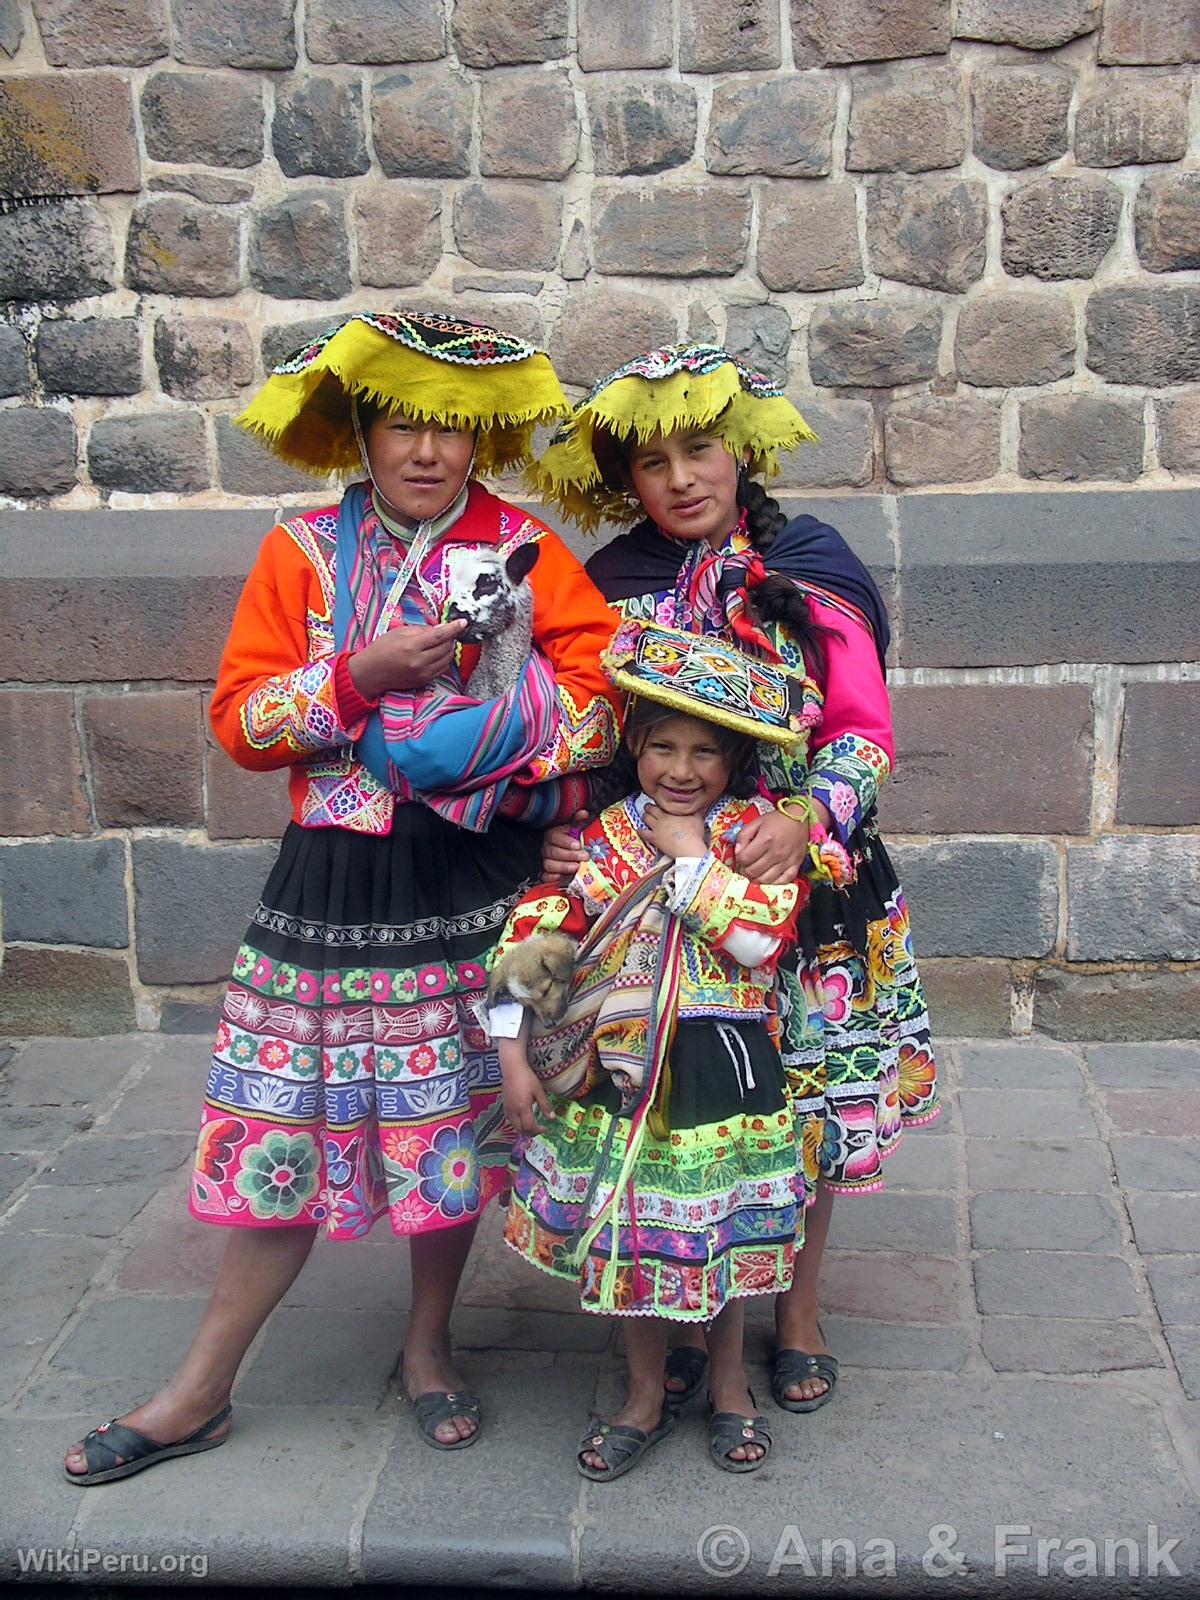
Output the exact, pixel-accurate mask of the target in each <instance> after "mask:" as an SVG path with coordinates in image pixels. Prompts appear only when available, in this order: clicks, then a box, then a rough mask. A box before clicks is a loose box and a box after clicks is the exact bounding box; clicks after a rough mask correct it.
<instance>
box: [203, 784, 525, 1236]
mask: <svg viewBox="0 0 1200 1600" xmlns="http://www.w3.org/2000/svg"><path fill="white" fill-rule="evenodd" d="M540 861H541V835H540V833H539V832H537V831H536V830H530V829H526V828H522V827H519V826H518V825H516V824H514V823H511V822H508V821H505V820H499V821H497V822H496V823H495V824H494V826H493V827H492V828H491V830H490V831H489V832H488V833H485V834H474V833H469V832H466V831H465V830H463V829H461V828H457V827H455V826H453V825H452V824H450V823H448V822H445V821H443V820H442V819H441V818H440V817H438V816H436V815H435V814H434V813H433V812H432V811H430V810H428V809H427V808H426V807H424V806H420V805H416V804H410V805H398V806H397V807H396V812H395V820H394V823H393V826H392V830H391V832H390V834H388V835H386V836H383V837H376V836H372V835H368V834H360V833H352V832H350V831H348V830H346V829H340V828H301V827H298V826H297V825H296V824H294V823H293V824H292V825H291V826H290V827H289V828H288V830H287V833H286V834H285V835H284V838H283V843H282V847H281V849H280V854H279V859H278V861H277V862H276V864H275V867H274V869H273V871H272V872H271V875H270V878H269V879H268V880H267V884H266V887H265V889H264V890H263V895H262V899H261V901H260V902H259V905H258V908H257V910H256V911H255V913H254V916H253V920H252V921H251V924H250V927H249V929H248V930H247V933H246V937H245V941H244V943H243V944H242V946H241V948H240V950H239V951H238V954H237V959H236V961H235V963H234V969H233V977H232V980H231V982H230V984H229V988H228V991H227V993H226V996H225V1002H224V1006H223V1008H222V1013H221V1020H220V1024H219V1027H218V1030H217V1039H216V1045H215V1048H214V1051H213V1060H212V1069H211V1072H210V1074H209V1079H208V1087H207V1095H206V1101H205V1107H204V1117H203V1122H202V1124H201V1129H200V1139H199V1144H198V1147H197V1152H196V1164H195V1170H194V1173H193V1180H192V1192H191V1201H190V1208H191V1210H192V1212H193V1214H194V1215H195V1216H197V1217H199V1218H201V1219H202V1220H203V1221H205V1222H214V1223H224V1224H229V1225H234V1226H239V1227H251V1228H277V1227H288V1226H300V1225H303V1224H313V1223H320V1224H323V1225H324V1227H325V1229H326V1231H327V1233H328V1234H329V1236H330V1238H333V1239H358V1238H362V1237H363V1236H364V1235H365V1234H367V1233H368V1232H369V1231H370V1229H371V1227H372V1225H373V1224H374V1223H375V1222H376V1221H377V1220H378V1219H379V1218H381V1217H384V1216H386V1217H387V1218H388V1221H389V1222H390V1224H391V1227H392V1229H393V1231H394V1232H395V1233H397V1234H413V1233H424V1232H430V1231H432V1230H434V1229H437V1228H451V1227H455V1226H457V1225H459V1224H462V1223H466V1222H470V1221H473V1220H474V1219H475V1218H477V1217H478V1216H479V1215H480V1213H481V1212H482V1210H483V1209H484V1207H485V1206H486V1205H487V1203H488V1201H489V1200H490V1199H491V1198H492V1197H493V1196H494V1195H495V1194H496V1193H497V1192H499V1190H500V1189H501V1188H502V1187H503V1185H504V1183H505V1178H506V1171H507V1166H508V1161H509V1156H510V1151H511V1145H512V1135H511V1132H510V1131H509V1130H508V1128H507V1125H506V1124H505V1122H504V1120H503V1115H502V1110H501V1105H500V1071H499V1064H498V1061H497V1058H496V1053H495V1050H494V1048H493V1047H492V1045H491V1042H490V1039H489V1035H488V1031H487V1023H486V987H487V976H486V970H485V968H486V962H487V957H488V955H489V953H490V951H491V948H492V946H493V945H494V944H495V942H496V940H497V938H498V936H499V933H500V930H501V929H502V928H503V926H504V921H505V918H506V917H507V915H508V912H509V909H510V908H511V906H512V903H513V901H514V900H515V898H516V896H517V895H518V893H520V892H521V890H522V889H523V888H524V887H525V886H526V885H527V884H528V883H529V882H530V881H531V880H533V879H536V877H537V876H538V874H539V869H540Z"/></svg>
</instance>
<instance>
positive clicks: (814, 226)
mask: <svg viewBox="0 0 1200 1600" xmlns="http://www.w3.org/2000/svg"><path fill="white" fill-rule="evenodd" d="M758 275H759V277H760V278H761V279H762V281H763V282H764V283H765V284H766V286H767V288H768V289H802V290H806V291H808V292H810V293H818V292H820V291H821V290H823V289H848V288H852V287H853V286H854V285H855V284H858V283H861V282H862V281H863V278H864V277H865V273H864V271H863V263H862V247H861V245H860V244H859V240H858V216H857V212H856V209H855V200H854V186H853V184H849V183H838V182H836V181H833V182H830V183H773V184H770V185H769V186H768V188H767V189H766V190H765V191H764V192H763V194H762V196H761V197H760V199H759V217H758Z"/></svg>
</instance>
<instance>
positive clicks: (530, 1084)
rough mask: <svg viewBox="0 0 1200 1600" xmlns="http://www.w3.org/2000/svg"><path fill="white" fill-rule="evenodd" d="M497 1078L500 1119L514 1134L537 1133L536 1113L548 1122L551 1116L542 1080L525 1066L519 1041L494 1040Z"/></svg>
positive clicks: (526, 1060)
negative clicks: (501, 1100) (501, 1102)
mask: <svg viewBox="0 0 1200 1600" xmlns="http://www.w3.org/2000/svg"><path fill="white" fill-rule="evenodd" d="M496 1045H497V1049H498V1050H499V1053H500V1076H501V1081H502V1082H503V1085H504V1095H503V1098H504V1115H505V1117H506V1118H507V1119H508V1125H509V1127H510V1128H514V1129H515V1130H516V1131H517V1132H518V1133H538V1132H540V1131H541V1123H540V1122H539V1121H538V1112H539V1111H540V1112H541V1113H542V1115H543V1116H544V1117H545V1118H546V1119H547V1121H549V1119H550V1118H551V1117H552V1116H553V1115H554V1113H553V1111H552V1110H551V1109H550V1101H549V1099H548V1098H547V1096H546V1091H545V1089H544V1088H543V1087H542V1080H541V1079H540V1078H539V1077H538V1075H537V1073H536V1072H534V1070H533V1068H532V1067H531V1066H530V1065H529V1059H528V1057H527V1056H526V1054H525V1045H524V1043H523V1041H521V1040H519V1039H498V1040H497V1041H496Z"/></svg>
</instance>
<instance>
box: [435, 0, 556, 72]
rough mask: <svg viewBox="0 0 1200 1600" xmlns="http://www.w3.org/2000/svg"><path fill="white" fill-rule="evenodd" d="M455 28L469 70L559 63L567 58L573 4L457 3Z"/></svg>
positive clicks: (548, 0) (528, 0) (536, 0)
mask: <svg viewBox="0 0 1200 1600" xmlns="http://www.w3.org/2000/svg"><path fill="white" fill-rule="evenodd" d="M452 28H453V32H454V47H455V49H456V50H457V51H458V55H459V59H460V60H461V61H463V62H465V64H466V65H467V66H469V67H510V66H514V65H516V64H518V63H519V62H522V61H557V60H559V58H560V57H562V56H565V55H566V53H567V0H454V18H453V23H452Z"/></svg>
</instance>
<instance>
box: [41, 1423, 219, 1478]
mask: <svg viewBox="0 0 1200 1600" xmlns="http://www.w3.org/2000/svg"><path fill="white" fill-rule="evenodd" d="M232 1409H233V1408H232V1406H228V1405H226V1406H223V1407H222V1408H221V1410H220V1411H218V1412H217V1414H216V1416H215V1417H210V1418H209V1419H208V1421H207V1422H206V1423H204V1424H203V1425H202V1426H201V1427H199V1428H197V1429H196V1431H195V1433H189V1434H188V1436H187V1438H186V1439H180V1440H178V1442H177V1443H175V1444H159V1443H158V1441H157V1439H147V1437H146V1435H145V1434H144V1433H139V1432H138V1430H137V1429H136V1428H131V1427H130V1426H129V1425H128V1423H125V1422H118V1421H117V1420H116V1418H115V1417H114V1418H113V1420H112V1421H111V1422H102V1423H101V1424H100V1426H99V1427H98V1428H93V1429H92V1431H91V1433H89V1434H88V1436H87V1437H86V1438H85V1439H84V1440H82V1441H81V1442H82V1444H83V1453H84V1456H85V1458H86V1460H87V1464H88V1470H87V1471H86V1472H72V1471H71V1469H70V1467H68V1466H66V1465H64V1466H63V1471H64V1472H65V1473H66V1476H67V1482H68V1483H77V1484H78V1485H79V1487H80V1488H81V1489H87V1488H90V1487H91V1485H92V1484H94V1483H111V1482H112V1481H113V1480H114V1479H115V1478H128V1477H130V1476H131V1475H132V1474H133V1473H135V1472H144V1471H145V1469H146V1468H147V1467H152V1466H154V1464H155V1462H157V1461H167V1460H169V1459H170V1458H171V1457H172V1456H196V1455H199V1454H200V1452H201V1451H202V1450H215V1449H216V1448H217V1446H218V1445H222V1444H224V1443H225V1440H226V1438H227V1435H226V1434H222V1435H221V1437H220V1438H219V1439H213V1438H211V1437H210V1435H211V1433H212V1431H213V1429H214V1428H219V1427H220V1426H221V1424H222V1423H223V1422H226V1421H228V1419H229V1415H230V1412H231V1411H232ZM118 1457H124V1460H122V1461H120V1462H119V1464H118V1465H114V1463H116V1462H117V1461H118Z"/></svg>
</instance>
